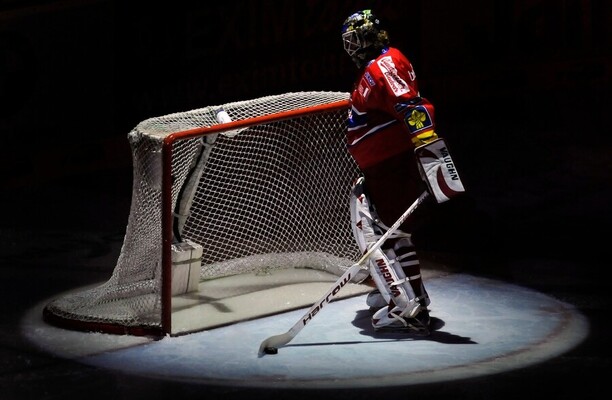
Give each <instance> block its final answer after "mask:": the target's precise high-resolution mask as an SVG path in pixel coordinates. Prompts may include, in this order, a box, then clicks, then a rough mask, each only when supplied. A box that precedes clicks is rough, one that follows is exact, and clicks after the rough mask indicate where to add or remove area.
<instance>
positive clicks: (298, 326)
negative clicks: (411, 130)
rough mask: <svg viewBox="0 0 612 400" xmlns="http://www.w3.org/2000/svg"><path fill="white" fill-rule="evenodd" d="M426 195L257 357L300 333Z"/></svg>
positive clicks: (268, 341) (266, 342)
mask: <svg viewBox="0 0 612 400" xmlns="http://www.w3.org/2000/svg"><path fill="white" fill-rule="evenodd" d="M428 195H429V192H427V191H425V192H423V193H422V194H421V195H420V196H419V198H418V199H416V200H415V201H414V203H412V204H411V205H410V207H408V209H407V210H406V211H404V213H403V214H402V215H401V216H400V217H399V218H398V219H397V221H395V223H394V224H393V225H391V227H390V228H389V229H388V230H387V231H386V232H385V233H384V234H383V235H382V236H381V237H380V238H379V239H378V241H377V242H376V243H374V244H373V245H372V246H371V247H370V248H369V249H368V251H367V252H366V253H365V254H364V255H363V256H362V257H361V258H360V259H359V261H357V262H356V263H355V264H353V265H351V267H350V268H349V269H347V270H346V271H345V272H344V274H342V276H341V277H340V278H338V280H337V281H336V282H334V284H333V285H332V286H331V287H330V288H329V290H328V291H327V292H326V293H325V295H323V297H321V298H320V299H319V300H318V301H317V302H315V303H314V304H313V305H312V306H311V307H310V309H308V311H306V313H305V314H304V315H303V316H302V318H300V320H299V321H297V322H296V323H295V324H294V325H293V326H292V327H291V328H290V329H289V330H288V331H287V332H285V333H281V334H279V335H274V336H270V337H269V338H267V339H265V340H264V341H263V342H261V345H260V346H259V357H261V356H263V355H264V354H276V353H277V352H278V348H279V347H282V346H284V345H286V344H287V343H289V342H290V341H291V340H293V338H295V337H296V336H297V334H298V333H300V331H301V330H302V329H303V328H304V327H305V326H306V324H307V323H309V322H310V321H312V319H313V318H314V317H315V316H316V315H318V314H319V312H320V311H321V310H322V309H323V306H324V305H325V304H327V303H329V302H331V301H332V299H333V297H334V296H336V295H337V294H338V292H340V290H341V289H342V287H343V286H344V285H345V284H346V283H347V282H348V281H350V280H351V278H352V277H353V276H354V275H355V274H356V273H357V272H358V271H359V269H360V268H361V266H362V265H363V264H364V263H365V262H366V261H367V260H368V259H369V258H370V257H371V256H372V253H374V252H375V251H376V250H377V249H378V248H379V247H380V246H382V245H383V243H384V242H385V241H386V240H387V239H388V238H389V236H391V234H392V233H393V232H395V231H396V230H397V229H398V228H399V226H400V225H401V224H402V223H403V222H404V221H405V220H406V218H408V216H410V214H412V213H413V212H414V210H415V209H416V208H417V207H418V206H419V204H421V203H422V202H423V201H424V200H425V198H426V197H427V196H428Z"/></svg>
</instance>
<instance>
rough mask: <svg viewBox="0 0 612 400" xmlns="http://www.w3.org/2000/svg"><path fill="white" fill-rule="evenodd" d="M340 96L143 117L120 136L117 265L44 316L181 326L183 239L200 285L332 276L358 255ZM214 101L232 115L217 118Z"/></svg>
mask: <svg viewBox="0 0 612 400" xmlns="http://www.w3.org/2000/svg"><path fill="white" fill-rule="evenodd" d="M348 97H349V95H348V93H344V92H296V93H286V94H281V95H274V96H267V97H262V98H258V99H254V100H248V101H240V102H234V103H229V104H225V105H222V106H211V107H206V108H201V109H196V110H192V111H187V112H180V113H175V114H169V115H165V116H162V117H157V118H151V119H147V120H145V121H142V122H141V123H139V124H138V125H137V126H136V127H135V128H134V129H133V130H132V131H131V132H130V133H129V134H128V139H129V142H130V146H131V150H132V161H133V187H132V200H131V208H130V215H129V220H128V225H127V228H126V233H125V237H124V241H123V245H122V247H121V252H120V254H119V258H118V260H117V264H116V266H115V268H114V270H113V273H112V275H111V277H110V279H109V280H108V281H106V282H105V283H103V284H101V285H98V286H94V287H90V288H84V289H80V290H79V291H73V292H68V293H64V294H63V295H61V296H60V297H58V298H56V299H54V300H52V301H50V302H49V303H48V304H47V305H46V307H45V308H44V311H43V316H44V319H45V321H47V322H48V323H52V324H54V325H56V326H60V327H63V328H69V329H75V330H82V331H97V332H105V333H117V334H130V335H138V336H143V335H155V336H157V335H160V336H161V335H167V334H169V335H174V334H178V333H180V332H176V331H175V330H173V326H172V325H173V323H172V301H173V298H175V299H176V296H175V290H176V284H177V280H176V276H174V275H175V272H176V271H174V270H173V268H176V267H177V265H174V264H173V258H174V257H175V256H176V255H177V254H178V253H177V251H180V246H181V244H180V243H182V244H183V245H185V244H186V245H187V248H188V249H190V250H189V251H191V250H194V249H195V250H196V251H195V252H194V253H193V254H195V256H194V255H193V254H191V253H189V252H188V254H187V257H186V258H187V260H186V261H183V263H187V264H188V265H189V263H190V262H194V263H195V264H196V265H197V266H198V270H197V275H198V276H197V277H196V279H197V280H198V282H205V281H209V280H213V279H217V278H220V277H227V276H235V275H237V274H244V273H257V274H259V273H265V272H266V271H269V270H273V269H275V268H287V267H305V268H308V269H315V270H322V271H326V272H329V273H331V274H333V275H334V276H335V278H334V280H335V279H337V276H340V275H341V274H342V273H343V272H344V271H345V270H346V269H347V268H349V267H350V266H351V265H352V264H353V263H355V261H356V260H357V259H359V257H360V255H361V254H360V252H359V249H358V247H357V245H356V243H355V241H354V239H353V236H352V230H351V226H350V211H349V196H350V190H351V187H352V183H353V181H354V180H355V179H356V177H357V176H358V175H359V170H358V168H357V166H356V164H355V163H354V161H353V160H352V158H351V157H350V155H349V154H348V152H347V150H346V142H345V132H346V119H347V115H348V109H349V101H348ZM221 108H222V109H224V110H225V111H226V112H227V114H228V115H229V117H230V118H231V122H228V123H219V122H218V118H217V112H218V110H219V109H221ZM198 248H199V249H200V252H201V253H198V252H197V250H198ZM175 253H177V254H175ZM190 254H191V255H190ZM200 254H201V255H200ZM174 260H175V261H177V260H178V261H179V262H177V263H176V264H181V260H183V259H182V258H180V257H178V258H175V259H174ZM173 271H174V272H173ZM366 271H367V270H366ZM187 274H190V272H188V273H187ZM366 274H367V272H366ZM192 276H193V275H192ZM366 276H367V275H366ZM173 277H174V278H175V281H174V282H173ZM196 290H197V288H196ZM183 293H184V292H183ZM200 295H203V296H205V295H206V294H201V293H200ZM278 301H280V302H282V301H283V299H278ZM195 330H198V329H195ZM199 330H202V329H199ZM187 333H188V332H187Z"/></svg>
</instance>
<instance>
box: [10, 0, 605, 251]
mask: <svg viewBox="0 0 612 400" xmlns="http://www.w3.org/2000/svg"><path fill="white" fill-rule="evenodd" d="M0 7H1V8H0V132H1V134H2V138H3V141H4V143H3V145H2V146H1V150H0V151H1V152H2V153H1V157H0V172H1V174H0V179H1V181H0V182H1V184H2V187H3V190H2V192H3V196H4V197H5V201H7V202H8V203H9V204H10V209H11V210H12V212H11V213H10V215H8V216H7V217H6V219H7V223H12V224H13V225H15V224H23V223H24V222H27V221H30V220H33V221H35V222H36V223H40V224H44V223H47V222H48V223H50V224H55V223H56V222H57V221H56V220H55V219H54V218H52V216H51V214H54V215H62V218H61V221H62V222H63V223H64V224H76V225H79V224H95V223H96V222H94V221H88V220H87V217H86V216H84V215H83V216H76V215H70V216H69V217H70V218H66V215H65V214H64V213H65V212H66V213H70V211H69V209H70V204H69V203H71V202H74V201H81V202H86V203H89V202H93V204H92V207H93V208H94V209H95V207H96V201H102V199H101V197H102V198H103V199H104V200H105V199H106V198H105V196H107V195H110V194H111V193H112V195H113V196H114V195H116V196H125V194H126V193H129V192H130V191H131V177H129V175H130V174H131V156H130V150H129V145H128V142H127V139H126V137H127V133H128V132H129V131H130V130H131V129H132V128H133V127H134V126H136V124H138V122H140V121H142V120H144V119H146V118H150V117H155V116H160V115H164V114H167V113H173V112H178V111H186V110H190V109H194V108H200V107H204V106H208V105H217V104H222V103H224V102H229V101H239V100H246V99H250V98H255V97H259V96H264V95H270V94H279V93H283V92H288V91H300V90H333V91H336V90H337V91H350V90H351V88H352V84H353V80H354V78H355V74H356V70H355V68H354V66H353V65H352V63H351V61H350V59H349V58H348V57H347V56H346V54H345V53H344V51H343V49H342V43H341V39H340V35H339V30H340V26H341V24H342V22H343V20H344V19H345V18H346V16H348V15H349V14H350V13H352V12H353V11H355V10H358V9H361V8H364V7H372V8H373V9H374V10H375V11H376V12H377V13H378V14H379V16H380V17H381V18H382V19H383V21H385V23H386V25H387V27H388V30H389V32H390V35H391V38H392V41H393V44H394V45H395V46H396V47H399V48H401V49H402V50H404V51H405V53H406V54H407V55H408V57H409V58H410V59H411V60H412V61H413V63H414V65H415V68H416V71H417V76H418V78H419V80H420V88H421V92H422V94H423V95H424V96H426V97H428V98H429V99H430V100H431V101H432V102H433V103H434V104H435V106H436V114H437V123H438V132H439V133H440V135H442V136H444V137H445V138H446V139H447V141H448V142H449V145H450V146H451V149H452V150H453V153H454V156H455V161H456V163H457V164H458V166H459V167H460V171H461V173H462V178H463V180H464V183H465V184H466V187H467V189H468V191H469V194H470V199H469V200H470V201H471V203H470V204H468V205H466V204H457V205H453V206H449V207H446V208H448V209H451V210H450V211H449V212H448V213H447V214H448V215H446V214H445V213H442V214H441V215H443V216H444V221H445V224H446V229H447V234H446V235H445V237H439V238H438V241H439V242H440V243H439V244H438V245H437V246H442V247H444V250H452V251H461V252H465V251H469V250H470V249H473V248H474V247H475V246H478V247H479V250H478V251H479V252H482V251H486V249H491V248H492V247H491V246H492V245H499V244H500V243H502V242H512V245H511V246H510V247H509V248H504V250H503V251H504V252H510V253H517V252H518V253H520V252H531V251H534V249H535V251H537V252H542V251H543V250H544V249H543V248H542V246H541V244H542V241H546V242H547V243H550V244H555V243H556V244H559V243H561V247H562V248H563V249H564V250H566V251H567V250H573V249H576V248H583V247H584V246H588V247H589V248H592V249H593V250H595V251H597V250H599V249H603V248H604V247H605V239H604V238H605V237H606V235H605V234H604V233H600V232H605V231H606V230H607V228H608V227H609V222H610V218H609V216H610V215H609V213H608V210H607V209H608V201H607V200H608V199H609V194H610V188H609V185H608V176H609V172H610V165H609V162H608V159H609V154H610V153H609V151H608V150H609V149H610V136H609V132H610V129H609V128H608V126H607V118H606V117H607V116H608V115H607V113H608V111H609V105H610V88H611V84H610V80H611V78H610V76H611V74H612V73H611V69H612V66H611V57H612V50H611V48H612V43H611V42H612V39H611V37H612V32H611V30H612V28H611V26H612V5H611V4H610V2H607V1H603V0H599V1H598V0H514V1H503V2H498V1H491V0H471V1H462V2H457V1H442V0H432V1H370V2H367V1H334V2H329V1H314V0H313V1H295V2H293V1H292V2H286V1H226V2H213V3H211V4H207V5H194V4H189V2H181V1H178V2H173V3H172V4H171V5H170V4H169V3H165V4H160V5H154V4H152V3H149V2H139V1H130V2H120V1H110V0H82V1H77V0H73V1H69V0H64V1H51V0H48V1H10V0H9V1H3V2H1V3H0ZM119 169H121V170H122V171H123V172H121V173H119V174H118V177H123V178H126V179H123V180H118V179H117V176H116V177H114V178H113V179H111V180H110V181H99V180H100V179H103V178H101V177H98V176H96V174H99V173H100V172H103V171H109V170H114V171H118V170H119ZM66 183H69V186H70V187H75V186H78V185H79V184H80V185H82V186H83V187H88V188H89V187H91V188H92V189H93V190H94V191H96V192H97V193H98V195H99V196H96V197H95V198H94V199H91V198H87V197H82V196H79V194H78V190H79V189H78V188H77V189H76V193H73V194H71V195H74V196H75V198H71V197H67V198H61V196H62V192H60V193H57V190H59V188H60V187H65V186H66V185H65V184H66ZM37 188H40V189H43V188H45V189H48V190H51V192H45V193H39V192H36V189H37ZM65 190H68V189H67V188H66V189H65ZM18 193H24V194H25V198H23V199H21V201H17V202H16V200H17V198H16V197H15V195H16V194H18ZM45 195H46V196H51V197H53V196H56V200H57V201H56V203H58V204H55V205H53V206H52V205H51V203H50V202H48V200H53V198H50V199H45V200H47V201H45V202H41V198H40V196H45ZM64 196H66V195H64ZM79 197H80V198H79ZM111 197H112V196H111ZM125 197H128V200H127V201H128V202H129V196H125ZM33 198H36V200H35V202H34V203H33V204H30V203H29V201H31V200H32V199H33ZM115 201H116V200H115ZM552 202H554V203H555V204H556V205H554V206H553V205H552ZM464 203H465V202H464ZM23 207H25V208H26V209H23ZM48 207H55V209H49V208H48ZM128 207H129V205H126V204H125V203H124V204H122V205H120V206H119V209H117V210H116V211H117V213H121V214H120V215H117V221H121V220H125V221H126V220H127V218H126V215H125V214H126V213H127V212H128V211H126V209H127V208H128ZM457 207H459V208H460V209H461V211H460V212H456V211H455V208H457ZM464 207H467V208H464ZM117 213H113V215H116V214H117ZM461 215H463V219H462V218H461ZM112 217H113V216H109V218H111V219H112ZM447 218H451V219H450V220H449V219H447ZM106 221H108V219H107V220H106ZM482 223H485V224H486V226H482V225H481V224H482ZM524 224H529V226H527V225H524ZM85 227H87V228H91V229H96V226H92V225H88V226H85ZM467 228H470V232H465V231H463V230H465V229H467ZM472 228H473V229H472ZM436 229H437V228H436ZM487 229H493V230H494V231H487ZM483 232H485V233H484V234H483ZM560 233H563V234H564V237H556V238H554V240H552V238H551V235H553V236H558V235H559V234H560ZM570 233H571V234H570ZM565 234H568V235H565ZM495 235H503V236H506V237H504V238H503V239H502V238H500V237H497V236H495ZM427 237H429V236H427ZM493 237H495V240H493V241H492V242H493V243H489V242H487V243H485V244H484V245H483V244H482V243H479V242H480V241H481V240H489V241H490V240H491V239H492V238H493ZM468 239H469V240H472V241H470V242H467V243H466V241H467V240H468ZM426 242H428V243H429V242H431V240H426ZM429 245H431V244H429ZM552 251H554V250H552ZM495 252H497V249H496V250H495Z"/></svg>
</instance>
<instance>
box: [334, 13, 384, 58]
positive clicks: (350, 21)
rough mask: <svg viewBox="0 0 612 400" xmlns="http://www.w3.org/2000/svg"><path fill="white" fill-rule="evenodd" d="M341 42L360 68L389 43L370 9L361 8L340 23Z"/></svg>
mask: <svg viewBox="0 0 612 400" xmlns="http://www.w3.org/2000/svg"><path fill="white" fill-rule="evenodd" d="M342 42H343V44H344V50H346V52H347V53H348V55H349V56H350V57H351V59H352V60H353V62H354V63H355V64H356V65H357V67H358V68H362V67H364V66H365V65H366V64H367V63H368V62H369V61H370V60H373V59H375V58H376V57H378V55H380V53H381V52H382V50H383V49H384V48H386V47H387V46H388V45H389V36H388V34H387V31H385V30H384V29H382V28H381V24H380V20H379V19H378V18H377V17H376V16H375V15H374V14H372V10H362V11H358V12H356V13H354V14H352V15H351V16H350V17H348V18H347V19H346V20H345V21H344V24H342Z"/></svg>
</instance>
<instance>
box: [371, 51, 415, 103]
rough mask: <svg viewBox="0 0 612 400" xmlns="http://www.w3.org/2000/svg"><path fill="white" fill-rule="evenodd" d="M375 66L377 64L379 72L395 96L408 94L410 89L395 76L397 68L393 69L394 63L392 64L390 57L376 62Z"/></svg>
mask: <svg viewBox="0 0 612 400" xmlns="http://www.w3.org/2000/svg"><path fill="white" fill-rule="evenodd" d="M376 64H378V67H379V68H380V72H382V74H383V76H384V77H385V80H386V81H387V84H388V85H389V87H390V88H391V90H392V91H393V94H395V96H397V97H399V96H402V95H404V94H406V93H408V92H410V87H409V86H408V84H407V83H406V81H404V80H403V79H402V78H400V76H399V75H398V74H397V68H395V63H393V59H392V58H391V56H387V57H383V58H381V59H380V60H378V61H376Z"/></svg>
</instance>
